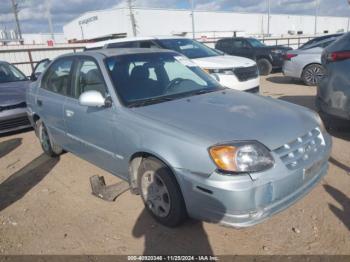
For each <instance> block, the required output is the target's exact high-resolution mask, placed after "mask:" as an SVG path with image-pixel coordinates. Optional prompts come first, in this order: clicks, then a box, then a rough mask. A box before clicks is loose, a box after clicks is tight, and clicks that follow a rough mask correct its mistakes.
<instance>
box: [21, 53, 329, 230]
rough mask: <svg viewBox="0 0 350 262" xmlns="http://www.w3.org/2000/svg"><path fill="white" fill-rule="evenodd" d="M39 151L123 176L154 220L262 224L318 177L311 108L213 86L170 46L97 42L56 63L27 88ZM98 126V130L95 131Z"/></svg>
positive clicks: (322, 156)
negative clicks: (66, 155)
mask: <svg viewBox="0 0 350 262" xmlns="http://www.w3.org/2000/svg"><path fill="white" fill-rule="evenodd" d="M27 102H28V114H29V118H30V119H31V122H32V124H33V126H34V127H35V129H36V130H37V134H38V137H39V141H40V143H41V145H42V148H43V150H44V151H45V153H47V154H48V155H50V156H57V155H58V154H60V153H61V152H62V150H63V149H64V150H66V151H69V152H72V153H74V154H76V155H78V156H80V157H82V158H84V159H86V160H87V161H90V162H91V163H94V164H95V165H97V166H99V167H101V168H103V169H105V170H107V171H108V172H110V173H112V174H114V175H117V176H119V177H120V178H122V179H124V180H127V181H129V183H130V187H131V191H132V192H133V193H139V194H141V197H142V199H143V202H144V204H145V208H146V209H147V210H148V211H149V212H150V214H151V215H152V216H153V217H154V218H155V219H156V220H157V221H159V222H160V223H162V224H163V225H166V226H172V227H173V226H177V225H179V224H181V223H182V222H183V221H184V220H185V219H186V218H187V216H188V215H189V216H190V217H192V218H196V219H201V220H206V221H211V222H217V223H221V224H224V225H229V226H235V227H247V226H252V225H254V224H257V223H260V222H262V221H264V220H265V219H267V218H269V217H270V216H272V215H273V214H275V213H277V212H279V211H281V210H283V209H285V208H287V207H289V206H290V205H291V204H293V203H295V202H296V201H297V200H298V199H300V198H301V197H302V196H304V195H305V194H306V193H308V192H309V191H310V190H311V189H312V188H313V187H314V186H315V185H316V184H317V183H318V182H319V181H320V180H321V179H322V177H323V176H324V175H325V174H326V172H327V167H328V158H329V154H330V150H331V137H330V136H329V135H328V134H327V132H326V131H325V129H324V128H323V125H322V121H321V120H320V118H319V116H318V114H316V113H315V112H312V111H311V110H309V109H306V108H304V107H301V106H298V105H295V104H291V103H287V102H284V101H282V100H277V99H273V98H270V97H263V96H257V95H253V94H249V93H246V92H240V91H237V90H232V89H228V88H224V87H222V86H221V85H220V84H219V83H218V82H217V81H215V80H214V79H213V78H212V77H210V76H209V75H208V74H207V73H205V72H204V71H203V70H202V69H200V68H199V67H198V66H197V65H195V64H194V63H193V62H192V61H191V60H189V59H188V58H187V57H185V56H183V55H181V54H180V53H177V52H174V51H169V50H161V49H136V48H133V49H103V50H98V51H90V52H83V53H76V54H71V55H65V56H61V57H59V58H57V59H56V60H54V61H53V62H52V63H51V64H50V66H49V67H48V69H47V70H46V71H45V72H44V73H43V74H42V75H41V76H40V77H39V79H38V80H37V81H36V82H35V83H34V84H33V85H31V87H30V88H29V89H28V92H27ZM101 127H103V128H101Z"/></svg>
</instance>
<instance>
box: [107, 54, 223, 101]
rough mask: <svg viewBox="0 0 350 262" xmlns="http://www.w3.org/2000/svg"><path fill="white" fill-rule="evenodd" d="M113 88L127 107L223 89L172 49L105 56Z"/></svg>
mask: <svg viewBox="0 0 350 262" xmlns="http://www.w3.org/2000/svg"><path fill="white" fill-rule="evenodd" d="M106 66H107V69H108V70H109V72H110V76H111V79H112V82H113V84H114V87H115V88H116V91H117V93H118V95H119V97H120V98H121V100H122V102H123V103H124V104H125V105H126V106H128V107H137V106H145V105H148V104H154V103H161V102H165V101H170V100H174V99H179V98H184V97H189V96H194V95H200V94H204V93H208V92H214V91H218V90H221V89H223V87H221V86H220V84H219V83H218V82H216V81H215V80H214V79H213V78H212V77H211V76H209V75H208V74H207V73H205V72H204V71H203V70H202V69H200V68H199V67H197V66H196V65H195V64H193V62H191V60H189V59H188V58H186V57H184V56H181V55H179V54H175V53H147V54H132V55H130V54H129V55H122V56H116V57H109V58H107V59H106Z"/></svg>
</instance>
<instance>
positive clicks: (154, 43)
mask: <svg viewBox="0 0 350 262" xmlns="http://www.w3.org/2000/svg"><path fill="white" fill-rule="evenodd" d="M100 48H161V49H170V50H173V51H176V52H179V53H181V54H183V55H185V56H186V57H188V58H190V59H191V60H192V62H193V63H195V64H196V65H198V66H199V67H201V68H202V69H204V70H205V71H206V72H207V73H209V74H210V75H212V76H213V77H214V78H215V79H216V80H217V81H219V82H220V84H221V85H223V86H225V87H228V88H232V89H236V90H241V91H246V92H250V93H258V92H259V85H260V77H259V72H258V68H257V66H256V63H255V62H254V61H252V60H250V59H246V58H242V57H238V56H229V55H224V54H223V53H222V52H220V51H217V50H214V49H211V48H209V47H208V46H206V45H204V44H202V43H199V42H197V41H195V40H192V39H188V38H183V37H136V38H121V39H113V40H108V41H103V42H97V43H92V44H88V45H87V46H86V50H96V49H100Z"/></svg>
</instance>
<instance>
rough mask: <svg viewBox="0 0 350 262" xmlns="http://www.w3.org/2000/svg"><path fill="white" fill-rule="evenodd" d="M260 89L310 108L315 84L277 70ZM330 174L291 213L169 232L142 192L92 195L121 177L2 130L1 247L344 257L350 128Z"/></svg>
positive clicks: (348, 242) (349, 208)
mask: <svg viewBox="0 0 350 262" xmlns="http://www.w3.org/2000/svg"><path fill="white" fill-rule="evenodd" d="M262 90H263V94H264V95H269V96H273V97H279V98H281V99H284V100H288V101H291V102H294V103H298V104H301V105H305V106H308V107H311V108H312V107H313V101H314V95H315V88H313V87H306V86H303V85H301V84H299V83H297V82H293V81H290V80H288V79H287V80H286V79H284V78H283V77H282V76H281V75H280V74H274V75H272V76H269V77H267V78H264V79H263V80H262ZM332 134H333V135H334V139H333V143H334V146H333V152H332V157H331V159H330V169H329V174H328V175H327V176H326V178H325V179H324V180H323V182H322V183H321V184H320V185H318V186H317V187H316V188H315V189H314V190H313V191H312V192H311V193H310V194H308V195H307V196H306V197H305V198H304V199H302V200H301V201H299V202H298V203H297V204H295V205H294V206H292V207H291V208H289V209H288V210H286V211H284V212H282V213H280V214H278V215H276V216H274V217H273V218H271V219H270V220H268V221H266V222H264V223H262V224H260V225H257V226H254V227H252V228H248V229H242V230H236V229H232V228H226V227H221V226H219V225H215V224H208V223H201V222H196V221H189V222H188V223H186V224H185V225H184V226H183V227H181V228H178V229H168V228H165V227H163V226H160V225H159V224H157V223H155V221H154V220H153V219H152V218H151V217H150V216H149V215H148V214H147V213H146V212H145V211H144V208H143V204H142V202H141V199H140V197H138V196H134V195H131V194H130V192H126V193H124V194H123V195H122V196H120V197H119V199H117V201H116V202H112V203H110V202H105V201H103V200H100V199H98V198H95V197H94V196H92V195H91V189H90V184H89V177H90V176H92V175H95V174H98V175H104V176H105V178H106V180H107V182H108V183H112V182H117V181H118V179H117V178H115V177H113V176H111V175H109V174H107V173H106V172H104V171H102V170H100V169H98V168H96V167H94V166H92V165H90V164H89V163H87V162H85V161H83V160H81V159H79V158H77V157H75V156H73V155H72V154H70V153H66V154H64V155H62V156H61V157H60V159H59V160H52V159H48V158H47V157H45V156H44V155H43V154H42V150H41V148H40V145H39V143H38V141H37V139H36V137H35V135H34V133H33V132H32V131H27V132H22V133H17V134H13V135H10V136H3V137H0V159H1V160H0V254H144V253H146V254H150V253H151V254H203V253H205V254H209V253H214V254H215V255H220V254H350V234H349V233H350V130H343V131H342V132H338V131H337V132H333V133H332Z"/></svg>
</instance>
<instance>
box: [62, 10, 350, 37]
mask: <svg viewBox="0 0 350 262" xmlns="http://www.w3.org/2000/svg"><path fill="white" fill-rule="evenodd" d="M133 14H134V17H135V21H136V26H137V35H138V36H150V35H184V36H192V18H191V12H190V11H189V10H174V9H155V8H152V9H151V8H133ZM194 16H195V31H196V37H197V38H206V37H207V38H211V37H217V36H232V34H233V32H234V31H236V32H240V33H241V34H246V35H255V36H259V35H260V36H261V35H264V34H266V33H267V24H268V22H267V20H268V19H267V15H266V14H263V13H235V12H213V11H195V15H194ZM348 29H349V19H348V18H347V17H322V16H321V17H318V18H317V34H323V33H327V32H328V33H336V32H344V31H345V32H346V31H348ZM63 31H64V35H65V38H66V39H67V40H89V39H96V38H103V37H108V36H111V35H120V36H133V28H132V23H131V15H130V10H129V9H128V8H113V9H108V10H99V11H92V12H87V13H85V14H83V15H81V16H80V17H78V18H76V19H74V20H73V21H71V22H69V23H68V24H66V25H65V26H64V27H63ZM298 32H299V34H303V35H314V32H315V17H314V16H307V15H285V14H284V15H282V14H272V15H271V16H270V34H271V35H272V36H276V37H281V36H287V35H288V34H289V35H290V34H297V33H298Z"/></svg>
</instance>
